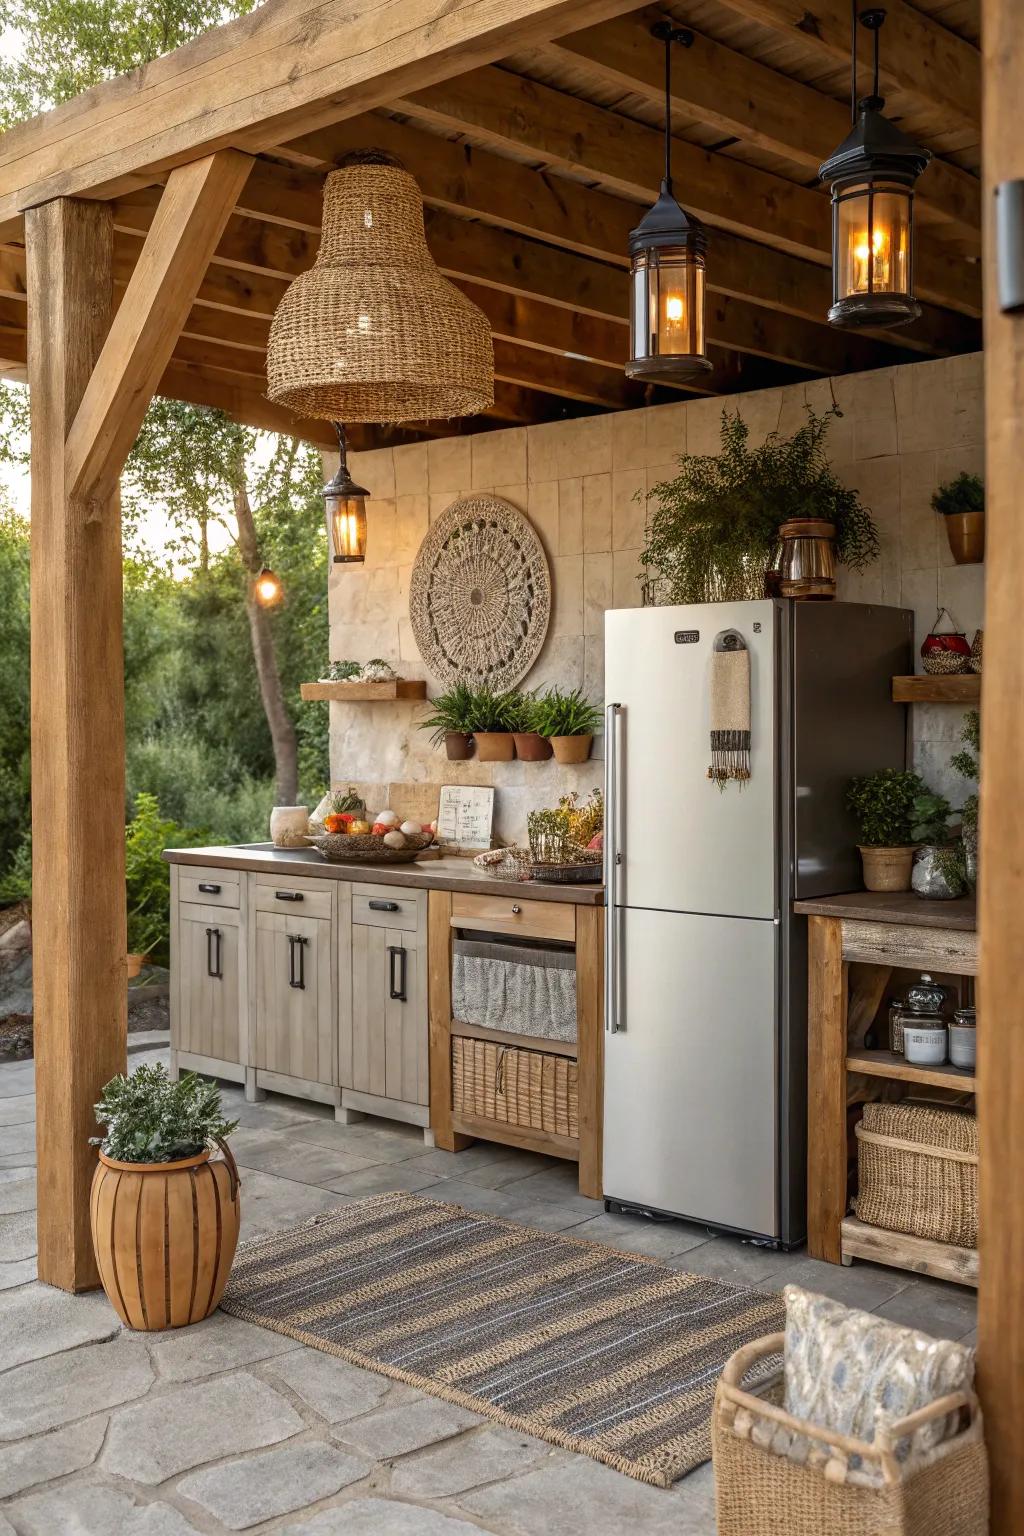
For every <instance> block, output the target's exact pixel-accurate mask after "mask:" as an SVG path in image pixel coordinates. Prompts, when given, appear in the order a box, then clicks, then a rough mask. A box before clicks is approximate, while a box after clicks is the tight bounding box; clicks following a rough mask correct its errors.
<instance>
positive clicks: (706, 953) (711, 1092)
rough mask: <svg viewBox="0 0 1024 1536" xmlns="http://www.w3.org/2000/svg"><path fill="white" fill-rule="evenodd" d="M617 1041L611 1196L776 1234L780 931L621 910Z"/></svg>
mask: <svg viewBox="0 0 1024 1536" xmlns="http://www.w3.org/2000/svg"><path fill="white" fill-rule="evenodd" d="M607 921H608V923H609V925H611V924H613V923H616V924H617V926H618V941H619V946H620V947H619V954H620V983H619V985H620V992H619V995H620V1009H619V1032H617V1033H615V1034H607V1035H606V1036H605V1071H604V1079H605V1102H604V1191H605V1195H606V1197H607V1198H608V1199H610V1200H623V1201H628V1202H631V1203H635V1204H637V1205H646V1206H650V1207H652V1208H654V1209H656V1210H660V1211H668V1212H671V1213H672V1214H673V1215H676V1216H684V1217H687V1218H689V1219H691V1220H693V1221H699V1222H706V1223H707V1224H708V1225H709V1226H722V1227H731V1228H734V1229H736V1230H738V1231H742V1232H750V1233H755V1234H757V1235H759V1236H765V1237H772V1238H774V1237H777V1236H778V1231H779V1227H778V1127H777V1118H776V1116H777V1111H776V1104H777V1099H778V1087H777V1084H778V1075H777V1061H776V1034H777V1029H776V1023H777V997H778V986H777V948H778V946H777V935H778V928H777V926H776V924H775V923H774V922H772V921H764V920H760V919H747V918H728V917H707V916H704V915H701V914H692V913H679V912H656V911H643V910H637V909H634V908H620V909H618V911H617V912H615V911H609V912H608V914H607Z"/></svg>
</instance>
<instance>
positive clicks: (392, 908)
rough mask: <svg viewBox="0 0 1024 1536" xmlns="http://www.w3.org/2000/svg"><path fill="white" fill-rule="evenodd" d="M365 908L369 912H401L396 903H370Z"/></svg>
mask: <svg viewBox="0 0 1024 1536" xmlns="http://www.w3.org/2000/svg"><path fill="white" fill-rule="evenodd" d="M367 906H368V907H369V908H370V911H371V912H401V910H402V909H401V907H400V906H399V904H398V902H397V901H370V902H367Z"/></svg>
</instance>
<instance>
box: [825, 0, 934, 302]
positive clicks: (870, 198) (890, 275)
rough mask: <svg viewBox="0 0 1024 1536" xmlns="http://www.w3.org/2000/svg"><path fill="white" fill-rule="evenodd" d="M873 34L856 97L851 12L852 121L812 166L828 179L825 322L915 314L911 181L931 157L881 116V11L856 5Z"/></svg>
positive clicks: (855, 54) (855, 17)
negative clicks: (870, 58)
mask: <svg viewBox="0 0 1024 1536" xmlns="http://www.w3.org/2000/svg"><path fill="white" fill-rule="evenodd" d="M859 19H860V23H861V25H862V26H863V27H866V28H867V29H868V31H870V32H871V33H872V34H873V36H874V44H875V62H874V85H873V89H872V93H871V95H870V96H865V97H863V98H862V99H861V100H859V101H858V99H857V20H858V18H857V12H856V4H854V14H853V21H852V41H851V63H852V75H851V89H850V111H851V116H852V119H853V127H852V129H851V131H850V133H849V134H848V135H847V137H846V138H845V139H844V140H843V142H842V143H841V144H840V146H839V148H838V149H837V150H836V151H835V153H834V154H832V155H830V157H829V158H828V159H827V160H826V161H825V163H824V164H823V165H822V166H821V167H820V168H819V172H818V174H819V176H820V177H821V180H822V181H828V182H831V184H832V308H831V309H830V310H829V312H828V318H829V322H830V324H832V325H843V326H857V325H871V326H882V327H892V326H897V325H907V324H909V322H910V321H911V320H916V319H917V317H918V315H920V313H921V306H920V305H919V304H918V303H917V301H916V299H915V298H914V293H913V249H914V183H915V181H916V180H917V178H918V177H919V176H920V174H921V172H922V171H923V170H924V168H925V166H926V165H927V164H928V162H929V160H930V159H931V153H930V151H929V150H927V149H922V148H921V147H920V146H919V145H917V144H915V143H914V142H913V141H912V140H911V139H908V138H907V136H906V134H905V133H901V132H900V130H899V129H898V128H897V127H896V126H895V124H893V123H890V122H889V121H888V119H887V118H885V117H883V116H882V108H883V107H884V106H885V101H884V99H883V98H882V97H881V96H880V95H879V94H878V33H879V29H880V28H881V26H882V23H883V22H884V21H885V11H884V10H870V11H862V12H861V14H860V18H859Z"/></svg>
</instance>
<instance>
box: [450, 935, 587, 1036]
mask: <svg viewBox="0 0 1024 1536" xmlns="http://www.w3.org/2000/svg"><path fill="white" fill-rule="evenodd" d="M452 1014H453V1016H454V1017H455V1018H456V1019H458V1020H459V1021H460V1023H463V1024H479V1025H482V1026H483V1027H484V1028H486V1029H500V1030H506V1031H507V1032H508V1033H509V1034H519V1035H539V1036H540V1037H541V1038H542V1039H544V1040H565V1041H574V1040H575V1039H576V955H575V953H574V952H573V951H572V950H571V949H555V948H551V947H549V946H546V945H540V944H536V945H527V944H503V943H502V942H501V941H500V940H498V941H496V942H494V943H488V942H487V941H485V940H479V939H456V940H455V942H454V944H453V945H452Z"/></svg>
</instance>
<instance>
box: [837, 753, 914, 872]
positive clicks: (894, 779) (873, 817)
mask: <svg viewBox="0 0 1024 1536" xmlns="http://www.w3.org/2000/svg"><path fill="white" fill-rule="evenodd" d="M925 793H926V788H925V785H924V782H923V781H922V779H921V778H920V777H919V776H918V774H916V773H910V772H907V771H906V770H904V769H899V768H883V769H882V770H881V771H880V772H879V773H868V774H863V775H861V776H860V777H858V778H855V779H851V780H850V783H849V786H848V788H847V791H846V803H847V806H848V807H849V809H850V810H851V811H852V812H853V815H854V817H855V818H856V821H857V828H858V836H859V838H860V843H859V847H860V856H861V861H862V863H863V866H864V884H865V886H866V887H867V889H868V890H869V891H909V890H910V876H911V869H912V866H913V862H914V839H913V835H912V828H913V810H914V801H915V799H916V798H917V796H918V795H923V794H925Z"/></svg>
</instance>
